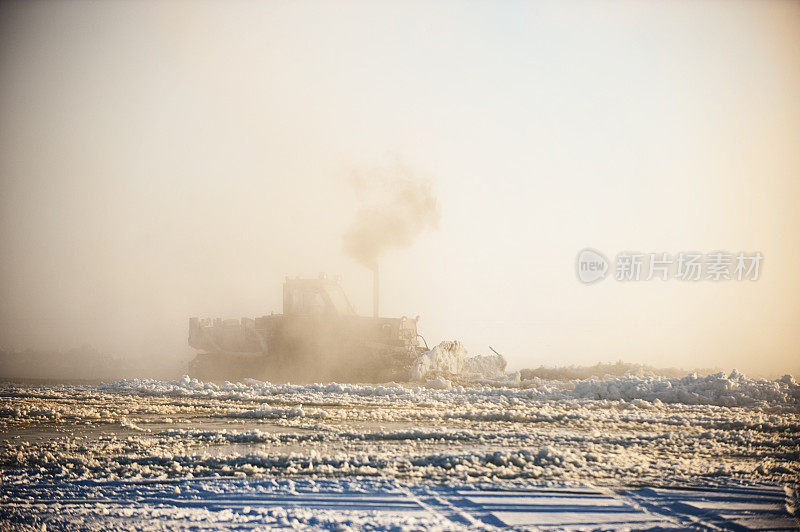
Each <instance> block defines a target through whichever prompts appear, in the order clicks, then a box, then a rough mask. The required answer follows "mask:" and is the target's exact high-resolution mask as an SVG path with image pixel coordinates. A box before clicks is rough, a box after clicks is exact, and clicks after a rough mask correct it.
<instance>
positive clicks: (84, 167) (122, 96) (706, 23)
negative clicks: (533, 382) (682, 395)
mask: <svg viewBox="0 0 800 532" xmlns="http://www.w3.org/2000/svg"><path fill="white" fill-rule="evenodd" d="M799 94H800V2H789V1H783V2H781V1H755V0H754V1H746V2H741V1H705V2H704V1H691V2H679V1H668V2H667V1H664V2H599V1H598V2H589V1H586V2H562V1H558V2H525V3H514V2H503V3H499V4H498V3H496V2H462V3H449V2H419V3H416V2H395V3H391V2H363V3H361V2H313V1H312V2H277V1H275V2H231V1H224V2H223V1H220V2H192V3H178V2H172V1H165V2H115V1H109V2H80V1H71V2H44V1H39V2H31V1H24V2H18V3H14V2H4V3H2V4H0V289H1V290H2V292H0V345H3V346H8V347H21V348H22V347H27V346H33V347H71V346H74V345H78V344H81V343H83V342H88V343H91V344H94V345H96V346H98V347H100V348H101V349H103V350H106V351H109V352H114V353H119V354H125V355H126V356H133V355H136V354H153V353H157V354H163V355H166V356H185V355H186V354H187V353H188V352H189V348H188V347H187V346H186V336H187V331H186V330H187V325H188V324H187V321H188V317H189V316H218V315H224V316H231V317H240V316H256V315H262V314H265V313H269V312H270V311H275V312H278V311H280V305H281V283H282V281H283V279H284V276H285V275H303V276H308V275H316V274H317V273H318V272H320V271H325V272H329V273H332V274H334V273H338V274H342V275H343V284H344V286H345V289H346V290H347V291H348V292H349V293H350V295H351V299H352V300H353V302H354V303H355V305H356V307H357V308H358V310H359V311H360V313H362V314H365V315H369V314H370V312H371V301H372V300H371V289H372V284H371V274H370V272H369V271H368V270H367V269H366V268H364V267H363V266H361V265H360V264H358V263H357V262H355V261H354V260H352V259H350V258H348V257H346V256H345V255H344V253H343V252H342V235H343V234H344V233H345V231H346V230H347V227H348V226H349V224H350V223H351V222H352V221H353V219H354V217H355V210H356V209H357V207H358V202H357V198H356V195H355V193H354V191H353V189H352V187H351V186H350V181H351V180H350V176H351V175H352V172H353V171H363V169H365V168H371V167H374V166H375V165H381V164H384V163H385V161H387V160H398V159H399V160H402V161H403V162H404V164H406V165H407V166H408V167H410V168H413V169H414V171H415V172H417V173H419V175H422V176H426V178H427V179H430V182H431V183H432V188H433V190H434V191H435V193H436V195H437V197H438V201H439V208H440V218H439V223H438V229H435V230H429V231H426V232H423V234H422V235H421V236H420V238H418V239H417V240H416V241H415V242H414V244H413V245H411V246H410V247H408V248H406V249H397V250H393V251H390V252H389V253H388V254H387V255H386V256H385V257H384V258H383V260H382V262H381V270H382V279H381V280H382V288H383V292H382V313H383V314H384V315H398V316H399V315H401V314H407V315H412V316H413V315H417V314H420V315H421V316H422V318H421V321H420V328H421V330H422V332H423V334H425V336H426V338H427V339H428V342H429V343H431V342H432V343H435V342H438V341H439V340H442V339H461V340H462V341H464V343H465V344H466V345H467V346H468V347H469V348H470V349H471V350H472V351H475V352H487V351H488V349H487V347H486V346H487V345H492V346H494V347H495V348H496V349H497V350H499V351H501V352H503V353H504V354H506V355H507V357H508V358H509V360H510V363H511V366H512V367H517V368H518V367H525V366H534V365H539V364H545V365H560V364H573V363H574V364H588V363H595V362H598V361H614V360H617V359H623V360H627V361H632V362H645V363H650V364H654V365H657V366H682V367H709V366H719V367H722V368H726V369H730V368H733V367H737V368H739V369H742V370H744V371H749V372H759V373H780V372H786V371H790V372H793V373H794V374H795V375H797V374H800V347H798V346H799V345H800V328H798V324H800V214H798V202H800V98H799V97H798V95H799ZM587 246H591V247H594V248H596V249H599V250H601V251H603V252H604V253H606V255H608V256H610V257H613V256H614V255H615V254H616V253H617V252H619V251H623V250H635V251H641V252H651V251H652V252H662V251H663V252H669V253H677V252H679V251H703V252H708V251H713V250H717V249H723V250H728V251H734V252H738V251H747V252H754V251H760V252H761V253H762V254H763V255H764V257H765V259H764V263H763V265H762V271H761V279H760V280H759V281H757V282H742V283H736V282H730V283H711V282H698V283H680V282H677V281H669V282H656V281H653V282H639V283H627V284H625V283H620V282H616V281H614V280H611V279H607V280H605V281H603V282H600V283H598V284H596V285H592V286H584V285H582V284H581V283H579V282H578V281H577V279H576V276H575V270H574V261H575V257H576V255H577V253H578V251H580V250H581V249H582V248H584V247H587Z"/></svg>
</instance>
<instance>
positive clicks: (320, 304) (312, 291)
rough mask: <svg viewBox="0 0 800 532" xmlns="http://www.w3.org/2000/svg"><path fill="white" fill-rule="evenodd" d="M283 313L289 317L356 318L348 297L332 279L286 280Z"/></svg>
mask: <svg viewBox="0 0 800 532" xmlns="http://www.w3.org/2000/svg"><path fill="white" fill-rule="evenodd" d="M283 313H284V314H285V315H287V316H320V317H342V316H355V314H356V313H355V309H353V306H352V305H351V304H350V301H349V300H348V299H347V296H346V295H345V293H344V290H342V287H341V286H339V283H338V282H337V281H335V280H332V279H327V278H325V277H322V276H320V278H319V279H289V278H287V279H286V282H284V283H283Z"/></svg>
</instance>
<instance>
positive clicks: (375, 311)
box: [372, 262, 380, 318]
mask: <svg viewBox="0 0 800 532" xmlns="http://www.w3.org/2000/svg"><path fill="white" fill-rule="evenodd" d="M379 293H380V281H379V280H378V263H377V262H376V263H375V266H374V268H373V269H372V317H373V318H377V317H378V301H379V299H380V296H379V295H378V294H379Z"/></svg>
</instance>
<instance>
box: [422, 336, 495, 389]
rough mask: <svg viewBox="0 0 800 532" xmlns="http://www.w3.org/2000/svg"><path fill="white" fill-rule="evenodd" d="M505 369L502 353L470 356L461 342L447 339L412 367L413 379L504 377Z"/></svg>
mask: <svg viewBox="0 0 800 532" xmlns="http://www.w3.org/2000/svg"><path fill="white" fill-rule="evenodd" d="M505 369H506V360H505V358H503V357H502V356H500V355H476V356H469V355H468V353H467V350H466V349H465V348H464V346H463V345H461V342H459V341H454V342H448V341H445V342H441V343H439V345H437V346H436V347H434V348H433V349H431V350H429V351H426V352H425V353H423V354H422V355H420V357H419V358H418V359H417V360H416V361H415V362H414V364H413V365H412V367H411V380H414V381H423V380H425V379H426V378H428V377H437V376H441V375H459V376H463V377H467V378H470V377H471V378H484V379H487V378H488V379H491V378H497V377H502V376H503V372H504V370H505Z"/></svg>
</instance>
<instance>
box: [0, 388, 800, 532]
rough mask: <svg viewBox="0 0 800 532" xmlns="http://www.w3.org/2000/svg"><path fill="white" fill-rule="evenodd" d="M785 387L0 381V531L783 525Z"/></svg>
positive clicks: (787, 450) (793, 482)
mask: <svg viewBox="0 0 800 532" xmlns="http://www.w3.org/2000/svg"><path fill="white" fill-rule="evenodd" d="M799 405H800V386H798V385H797V384H796V383H795V382H794V381H793V380H792V379H791V378H790V377H784V378H783V379H779V380H774V381H769V380H755V379H748V378H746V377H745V376H744V375H741V374H739V373H737V372H734V373H732V374H730V375H725V374H716V375H711V376H707V377H697V376H694V375H691V376H688V377H684V378H674V379H670V378H661V377H633V376H630V377H616V378H605V379H586V380H573V381H549V380H540V379H535V380H532V381H523V382H511V381H509V382H493V383H483V384H480V385H479V384H476V383H472V384H471V385H468V386H467V385H453V384H452V383H451V382H449V381H447V380H445V379H437V380H432V381H430V382H429V383H427V384H426V385H410V384H395V383H390V384H384V385H378V386H368V385H348V384H316V385H278V384H270V383H264V382H259V381H248V382H245V383H225V384H224V385H217V384H213V383H204V382H198V381H196V380H192V379H189V378H188V377H184V378H182V379H180V380H177V381H170V382H164V381H153V380H126V381H118V382H112V383H105V384H99V385H94V386H66V385H59V386H34V385H19V384H11V383H6V384H3V385H2V386H0V431H2V434H1V435H0V438H1V440H2V447H1V448H0V461H1V462H2V464H1V466H2V504H1V505H0V528H25V527H35V528H40V527H42V525H46V527H47V528H50V529H53V528H56V529H58V528H69V529H74V528H88V529H185V528H196V529H206V528H234V529H254V528H282V527H285V528H297V527H311V528H318V529H337V530H345V529H387V528H388V529H391V528H397V529H409V530H412V529H439V530H459V529H493V528H507V527H511V528H517V529H595V528H603V529H618V528H626V529H652V528H683V529H686V528H695V529H730V530H743V529H797V527H798V521H797V519H796V511H797V506H798V503H797V501H798V495H797V493H798V492H797V488H798V485H797V483H798V478H800V407H799Z"/></svg>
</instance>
